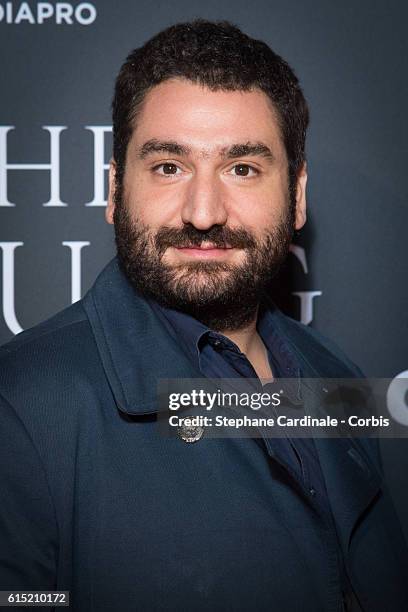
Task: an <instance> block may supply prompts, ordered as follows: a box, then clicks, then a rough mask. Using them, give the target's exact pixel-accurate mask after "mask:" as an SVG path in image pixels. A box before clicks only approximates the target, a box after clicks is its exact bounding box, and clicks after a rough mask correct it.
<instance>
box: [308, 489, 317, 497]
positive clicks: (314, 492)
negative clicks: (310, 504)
mask: <svg viewBox="0 0 408 612" xmlns="http://www.w3.org/2000/svg"><path fill="white" fill-rule="evenodd" d="M309 493H310V495H311V496H312V497H314V496H315V495H316V489H315V488H314V487H310V489H309Z"/></svg>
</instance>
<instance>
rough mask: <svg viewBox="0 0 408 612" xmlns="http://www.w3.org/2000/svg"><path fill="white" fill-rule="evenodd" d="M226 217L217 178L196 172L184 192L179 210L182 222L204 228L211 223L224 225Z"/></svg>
mask: <svg viewBox="0 0 408 612" xmlns="http://www.w3.org/2000/svg"><path fill="white" fill-rule="evenodd" d="M227 217H228V214H227V209H226V206H225V193H224V191H223V188H222V185H221V184H220V181H219V179H218V180H217V178H216V177H214V176H211V175H205V176H204V175H203V176H199V175H198V174H196V175H195V176H194V177H193V178H192V179H191V181H189V185H188V188H187V190H186V192H185V193H184V201H183V206H182V210H181V218H182V221H183V223H191V224H192V225H194V227H196V228H197V229H200V230H206V229H209V228H210V227H212V226H213V225H225V223H226V221H227Z"/></svg>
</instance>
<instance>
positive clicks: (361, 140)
mask: <svg viewBox="0 0 408 612" xmlns="http://www.w3.org/2000/svg"><path fill="white" fill-rule="evenodd" d="M11 4H12V5H13V13H14V16H15V15H16V14H17V12H18V9H19V7H20V5H21V2H12V3H11ZM27 4H28V5H29V6H30V8H31V9H32V12H33V14H34V17H36V11H37V4H38V3H36V2H28V3H27ZM53 4H55V3H53ZM71 4H72V6H73V8H74V9H75V7H76V6H78V5H79V4H80V3H79V2H72V3H71ZM92 4H93V6H94V7H95V9H96V12H97V16H96V19H95V20H94V21H93V22H92V23H90V24H89V25H81V24H80V23H78V22H77V21H75V18H73V20H74V23H73V24H72V25H68V24H62V25H61V24H57V23H56V19H55V17H53V18H50V19H47V20H45V22H44V23H43V24H39V23H34V24H32V23H27V21H22V22H21V23H20V24H16V23H6V17H5V16H4V17H3V19H2V21H0V52H1V57H2V60H3V61H2V69H1V71H0V90H1V96H0V108H1V115H0V125H1V126H14V127H15V129H14V130H13V131H10V132H9V134H8V138H7V161H8V163H16V164H18V163H21V164H22V163H49V161H50V138H49V134H48V132H47V131H46V130H44V129H43V127H42V126H65V127H66V128H67V129H65V130H64V131H63V132H62V133H61V137H60V181H61V183H60V194H61V199H62V201H64V202H66V203H67V206H49V207H47V206H44V205H43V204H44V203H45V202H47V201H48V199H49V196H50V173H49V171H47V170H41V171H39V170H22V169H20V170H9V171H8V190H7V194H8V199H9V201H10V202H13V203H14V204H15V206H10V207H7V206H4V205H2V204H3V203H1V202H0V246H1V250H0V258H1V260H0V261H1V262H2V266H0V274H1V276H2V278H3V281H4V282H3V287H2V313H3V314H0V343H3V342H6V341H7V340H8V339H10V338H11V337H12V336H13V334H14V333H15V331H17V330H16V328H14V329H13V326H12V325H10V324H7V322H6V321H5V316H4V312H5V309H6V308H7V306H6V302H7V299H8V300H9V304H10V300H11V303H12V305H13V308H14V311H15V314H16V318H17V321H18V324H19V326H20V327H21V328H23V329H26V328H28V327H30V326H32V325H34V324H36V323H38V322H39V321H42V320H44V319H45V318H47V317H49V316H51V315H52V314H54V313H55V312H57V311H58V310H60V309H61V308H63V307H65V306H66V305H68V304H69V303H70V302H71V299H72V295H71V250H70V248H68V247H67V246H63V244H62V243H63V242H65V241H72V242H78V241H85V242H89V243H90V244H89V245H87V246H84V247H83V248H82V250H81V282H82V294H83V293H84V292H85V291H86V290H87V288H89V286H90V285H91V284H92V282H93V281H94V279H95V277H96V275H97V274H98V272H99V271H100V270H101V269H102V268H103V267H104V265H105V263H106V262H107V261H108V260H109V259H110V258H111V256H112V255H113V254H114V243H113V234H112V227H111V226H108V225H106V224H105V221H104V207H103V206H86V203H87V202H89V201H91V200H92V199H93V196H94V193H93V192H94V187H93V181H94V178H93V177H94V140H93V134H92V131H90V130H89V129H88V130H87V129H86V126H110V124H111V117H110V102H111V98H112V90H113V82H114V78H115V75H116V73H117V71H118V69H119V67H120V65H121V63H122V62H123V60H124V58H125V57H126V55H127V53H128V52H129V51H130V50H131V49H132V48H134V47H137V46H139V45H141V44H142V43H143V42H144V41H145V40H147V39H148V38H149V37H150V36H151V35H153V34H154V33H156V32H157V31H158V30H160V29H162V28H164V27H166V26H168V25H170V24H172V23H176V22H178V21H186V20H189V19H191V18H194V17H204V18H209V19H228V20H230V21H232V22H233V23H235V24H236V25H238V26H240V27H241V28H242V29H243V30H244V31H245V32H247V33H248V34H249V35H251V36H254V37H256V38H261V39H263V40H265V41H266V42H267V43H268V44H269V45H270V46H271V47H272V48H273V49H274V50H275V51H276V52H277V53H279V54H280V55H282V56H283V57H284V58H285V59H286V60H287V61H288V62H289V63H290V64H291V65H292V66H293V68H294V69H295V71H296V73H297V75H298V76H299V78H300V80H301V83H302V86H303V88H304V92H305V95H306V98H307V100H308V102H309V105H310V110H311V126H310V131H309V136H308V145H307V157H308V168H309V183H308V206H309V220H308V224H307V227H306V228H305V229H304V230H302V232H301V234H300V235H299V236H297V237H296V241H295V243H296V244H297V245H299V246H301V247H303V248H304V249H305V250H304V255H305V257H306V262H307V269H308V272H307V274H305V270H304V269H303V268H302V266H301V265H300V262H299V260H298V258H296V257H295V256H294V255H293V254H292V255H291V256H290V257H289V261H288V266H287V267H286V270H285V278H284V279H283V280H282V286H283V287H285V290H287V292H288V293H287V295H286V299H284V300H283V303H284V304H285V308H286V311H287V312H289V314H291V315H292V316H294V317H295V318H300V316H301V312H300V308H299V305H300V301H299V298H298V297H296V296H294V295H293V294H294V293H295V292H300V291H304V292H308V291H319V292H321V295H318V296H316V297H315V298H314V301H313V321H312V323H311V325H313V327H315V328H316V329H318V330H319V331H320V332H322V333H324V334H325V335H327V336H329V337H330V338H331V339H332V340H334V341H335V342H337V344H338V345H339V346H340V347H341V348H342V349H343V350H344V351H345V352H346V353H347V354H348V355H349V356H350V357H351V359H352V360H353V361H355V362H356V363H357V364H358V365H359V366H360V367H361V368H362V369H363V371H364V372H365V374H366V375H368V376H371V377H387V378H388V377H389V378H392V377H394V376H396V375H397V374H399V373H401V372H405V371H407V370H408V355H407V340H408V322H407V293H408V291H407V279H408V257H407V254H408V241H407V227H408V208H407V191H408V186H407V185H408V183H407V170H406V162H407V155H406V153H407V142H408V138H407V137H408V129H407V121H406V109H407V107H408V85H407V78H406V77H407V70H406V65H407V59H406V58H407V51H408V40H407V36H406V23H407V19H408V8H407V4H406V3H405V2H404V1H403V0H399V1H394V2H389V3H385V2H376V1H372V0H371V1H368V0H364V1H359V2H356V1H354V2H353V1H350V0H349V1H346V2H341V3H340V2H336V3H334V2H330V3H328V2H326V1H324V0H320V1H319V0H316V1H313V2H307V1H306V2H299V1H294V0H284V1H283V0H282V1H274V0H252V1H251V2H248V1H247V0H234V1H233V2H231V1H229V0H228V1H225V2H223V3H220V2H219V1H217V2H215V1H214V0H207V1H206V3H205V5H204V3H203V2H197V1H195V0H182V1H181V0H178V1H175V2H171V1H169V0H165V1H164V0H163V1H153V2H152V1H147V0H137V1H131V0H127V1H123V2H117V3H113V2H108V1H107V0H106V1H95V2H93V3H92ZM0 6H1V7H3V8H5V6H6V2H2V1H0ZM0 13H1V9H0ZM84 14H86V12H84ZM110 147H111V135H110V134H107V135H106V137H105V162H108V160H109V157H110ZM4 153H5V152H4V150H3V164H4ZM1 158H2V152H1V146H0V166H1ZM106 174H107V173H106V172H105V175H106ZM3 176H4V175H2V174H1V167H0V181H1V180H3V178H2V177H3ZM10 242H21V243H23V244H22V245H20V246H18V247H16V249H15V250H14V265H15V270H14V274H11V268H10V267H8V272H7V270H6V266H5V263H6V257H5V256H4V253H5V251H6V250H7V249H8V250H10V246H7V243H10ZM10 278H11V279H13V278H14V284H15V287H14V290H13V286H12V284H11V281H10ZM4 285H6V286H4ZM9 307H10V306H9ZM10 327H12V329H10ZM407 409H408V406H407ZM381 444H382V453H383V460H384V466H385V470H386V474H387V478H388V480H389V484H390V488H391V491H392V494H393V496H394V499H395V503H396V505H397V509H398V511H399V513H400V516H401V518H402V520H403V521H404V522H405V528H406V530H407V534H408V521H407V519H406V518H405V519H404V517H406V516H408V495H407V493H406V492H405V490H406V489H407V484H408V478H407V476H406V474H407V468H408V457H407V451H406V448H408V447H407V444H406V442H405V441H394V440H387V441H382V442H381Z"/></svg>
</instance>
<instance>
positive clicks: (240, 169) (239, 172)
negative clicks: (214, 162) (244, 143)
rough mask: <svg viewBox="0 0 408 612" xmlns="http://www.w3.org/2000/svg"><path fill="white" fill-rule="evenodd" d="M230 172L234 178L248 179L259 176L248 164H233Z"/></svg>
mask: <svg viewBox="0 0 408 612" xmlns="http://www.w3.org/2000/svg"><path fill="white" fill-rule="evenodd" d="M231 170H232V172H233V174H234V175H235V176H243V177H250V176H256V175H257V174H259V172H258V170H256V169H255V168H253V167H252V166H248V164H235V166H233V167H232V168H231Z"/></svg>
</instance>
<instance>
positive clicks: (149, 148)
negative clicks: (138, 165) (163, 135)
mask: <svg viewBox="0 0 408 612" xmlns="http://www.w3.org/2000/svg"><path fill="white" fill-rule="evenodd" d="M190 152H191V149H189V148H188V147H186V146H184V145H181V144H179V143H178V142H174V141H173V140H156V138H152V139H151V140H148V141H147V142H145V143H144V144H143V145H142V146H141V147H140V150H139V153H138V156H139V157H140V159H144V158H145V157H147V156H148V155H151V154H152V153H171V154H172V155H188V154H189V153H190Z"/></svg>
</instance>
